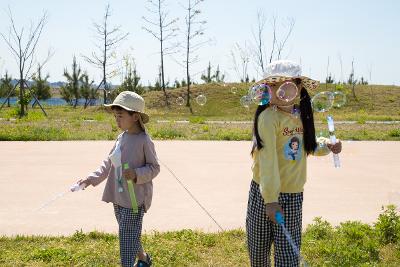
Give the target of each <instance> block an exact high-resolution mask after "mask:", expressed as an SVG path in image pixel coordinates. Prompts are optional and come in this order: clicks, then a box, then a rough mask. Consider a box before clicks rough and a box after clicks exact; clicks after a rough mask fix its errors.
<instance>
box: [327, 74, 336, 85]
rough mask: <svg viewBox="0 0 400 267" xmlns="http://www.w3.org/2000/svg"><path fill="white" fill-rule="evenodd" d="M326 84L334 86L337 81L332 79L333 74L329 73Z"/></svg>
mask: <svg viewBox="0 0 400 267" xmlns="http://www.w3.org/2000/svg"><path fill="white" fill-rule="evenodd" d="M325 82H326V84H332V83H334V82H335V79H334V78H333V77H332V74H331V73H329V75H328V77H326V79H325Z"/></svg>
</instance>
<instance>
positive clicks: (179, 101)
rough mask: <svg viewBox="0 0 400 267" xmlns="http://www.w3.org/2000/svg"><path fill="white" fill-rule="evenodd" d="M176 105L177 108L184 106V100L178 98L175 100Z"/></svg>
mask: <svg viewBox="0 0 400 267" xmlns="http://www.w3.org/2000/svg"><path fill="white" fill-rule="evenodd" d="M176 104H178V105H179V106H182V105H183V104H185V99H184V98H183V97H181V96H178V97H177V98H176Z"/></svg>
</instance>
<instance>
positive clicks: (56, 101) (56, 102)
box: [0, 97, 104, 106]
mask: <svg viewBox="0 0 400 267" xmlns="http://www.w3.org/2000/svg"><path fill="white" fill-rule="evenodd" d="M5 100H6V98H0V106H1V105H2V104H3V103H4V101H5ZM17 101H18V98H16V97H10V105H13V106H15V105H17ZM39 101H40V104H41V105H47V106H67V105H68V103H67V102H66V101H65V100H64V99H62V98H56V97H53V98H49V99H46V100H39ZM34 102H35V100H32V101H31V102H30V103H29V104H30V105H32V104H33V103H34ZM73 103H75V101H74V102H73ZM103 103H104V101H103V99H101V98H100V99H92V100H91V101H90V105H91V106H99V105H102V104H103ZM5 105H7V103H6V104H5ZM83 105H85V99H83V98H81V99H78V106H83Z"/></svg>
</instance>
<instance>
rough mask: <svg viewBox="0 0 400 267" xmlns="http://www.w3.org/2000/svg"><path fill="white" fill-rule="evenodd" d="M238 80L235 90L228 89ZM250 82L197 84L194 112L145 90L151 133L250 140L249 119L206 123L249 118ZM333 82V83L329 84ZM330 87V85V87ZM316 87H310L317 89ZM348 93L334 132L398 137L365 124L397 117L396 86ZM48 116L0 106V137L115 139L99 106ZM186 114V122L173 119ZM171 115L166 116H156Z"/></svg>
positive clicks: (392, 129)
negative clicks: (201, 100)
mask: <svg viewBox="0 0 400 267" xmlns="http://www.w3.org/2000/svg"><path fill="white" fill-rule="evenodd" d="M232 86H236V87H237V88H238V92H237V93H236V94H233V93H231V91H230V88H231V87H232ZM248 86H249V85H248V84H229V85H227V86H222V85H219V84H214V85H213V84H211V85H198V86H194V87H193V90H192V91H193V92H192V96H193V97H196V96H197V95H199V94H201V93H202V94H204V95H206V96H207V99H208V100H207V103H206V105H204V106H199V105H197V104H196V102H195V101H193V102H192V105H193V109H194V113H193V114H191V113H190V112H189V110H188V108H186V107H185V106H179V105H177V104H176V103H175V99H176V98H177V97H179V96H185V93H184V89H172V90H168V94H169V98H170V101H171V103H172V104H171V107H170V108H167V107H166V106H165V101H164V98H163V95H162V92H148V93H146V94H145V95H144V97H145V99H146V105H147V112H148V113H149V114H150V117H151V122H150V123H149V124H148V128H149V132H150V134H151V135H152V136H153V138H154V139H182V140H251V131H252V130H251V129H252V125H251V124H229V123H225V124H209V123H206V122H207V121H212V120H221V121H251V120H252V117H253V114H254V110H255V108H256V106H255V105H252V106H251V108H250V109H246V108H243V107H242V106H241V105H240V103H239V100H240V97H241V96H242V95H244V94H245V93H246V92H247V88H248ZM331 87H332V85H331ZM328 89H329V90H334V89H333V88H328ZM322 90H325V86H324V85H321V87H320V89H318V90H317V91H315V92H310V93H311V95H315V94H316V93H317V92H318V91H322ZM341 90H342V91H343V92H344V93H345V94H346V95H347V99H348V101H347V104H346V106H344V107H343V108H340V109H333V110H331V111H330V114H332V115H333V117H334V118H335V120H336V121H343V120H345V121H353V122H355V123H354V124H337V125H336V132H337V133H336V135H337V136H338V137H339V138H341V139H346V140H400V124H398V123H392V124H369V123H367V122H368V121H386V122H389V123H390V122H393V121H400V87H393V86H374V85H369V86H364V85H359V86H357V87H356V95H357V99H354V98H353V96H352V93H351V90H350V88H347V87H345V88H342V89H341ZM46 111H47V113H48V117H45V116H44V115H43V114H42V113H41V111H40V109H38V108H35V109H30V110H29V113H28V116H27V117H25V118H23V119H19V118H18V116H17V111H16V108H15V107H10V108H8V107H5V108H3V109H2V110H1V111H0V118H1V119H0V140H3V141H4V140H22V141H29V140H114V139H115V138H116V136H117V135H118V133H119V130H118V128H117V127H116V124H115V122H114V119H113V116H112V114H111V113H108V112H106V110H105V109H104V108H103V107H89V108H87V109H83V108H82V107H77V108H76V109H74V108H72V107H69V106H62V107H54V106H52V107H51V106H49V107H46ZM326 115H327V114H325V113H316V114H315V120H316V122H320V123H317V125H316V128H317V132H318V133H319V132H320V131H325V130H326V124H325V123H324V121H325V117H326ZM179 120H187V121H189V123H186V124H182V123H177V121H179ZM157 121H169V122H157Z"/></svg>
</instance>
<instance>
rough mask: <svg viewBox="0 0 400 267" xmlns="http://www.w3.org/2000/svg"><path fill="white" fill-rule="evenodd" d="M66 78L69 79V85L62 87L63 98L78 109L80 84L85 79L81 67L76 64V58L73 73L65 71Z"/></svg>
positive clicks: (73, 63)
mask: <svg viewBox="0 0 400 267" xmlns="http://www.w3.org/2000/svg"><path fill="white" fill-rule="evenodd" d="M64 77H65V78H66V79H67V84H66V85H65V86H62V87H61V96H62V98H63V99H64V100H65V101H66V102H68V103H69V104H70V105H73V106H74V108H76V106H77V105H78V100H79V98H80V83H81V82H82V80H83V78H84V74H82V70H81V68H80V66H78V64H77V63H76V57H75V56H74V59H73V61H72V72H71V73H69V72H68V70H67V69H64ZM73 100H75V102H74V101H73Z"/></svg>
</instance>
